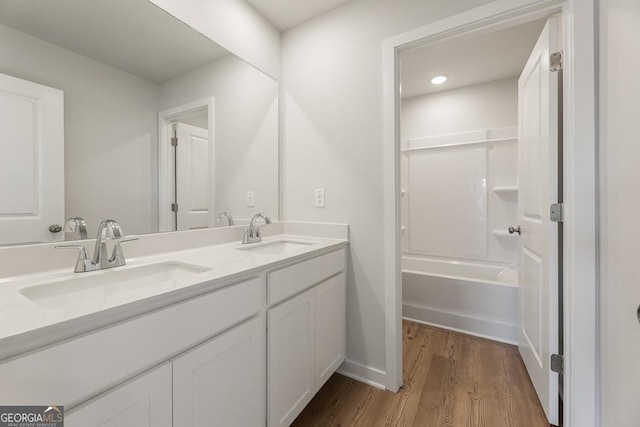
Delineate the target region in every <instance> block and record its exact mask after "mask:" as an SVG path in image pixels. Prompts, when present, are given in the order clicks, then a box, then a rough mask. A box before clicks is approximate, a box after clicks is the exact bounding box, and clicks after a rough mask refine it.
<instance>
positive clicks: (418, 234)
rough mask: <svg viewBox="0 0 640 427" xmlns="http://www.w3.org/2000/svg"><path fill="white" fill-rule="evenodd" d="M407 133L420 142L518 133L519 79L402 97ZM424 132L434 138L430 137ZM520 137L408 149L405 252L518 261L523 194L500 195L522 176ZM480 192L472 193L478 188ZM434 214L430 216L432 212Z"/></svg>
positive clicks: (403, 162)
mask: <svg viewBox="0 0 640 427" xmlns="http://www.w3.org/2000/svg"><path fill="white" fill-rule="evenodd" d="M401 107H402V114H401V128H402V129H401V133H402V135H401V139H402V140H403V141H407V140H418V139H420V140H421V141H412V142H416V143H418V145H420V146H430V145H432V143H435V144H436V145H439V144H441V143H442V140H441V138H438V137H440V136H448V135H461V138H459V140H460V141H465V140H467V141H474V140H481V139H484V137H482V136H480V135H476V134H477V133H478V132H476V131H483V130H494V129H505V128H508V129H511V131H510V134H511V136H516V135H517V126H518V80H517V78H510V79H503V80H499V81H494V82H488V83H483V84H479V85H473V86H467V87H462V88H457V89H452V90H447V91H442V92H436V93H432V94H428V95H423V96H416V97H411V98H407V99H403V100H402V105H401ZM423 138H429V139H428V140H423ZM517 164H518V151H517V140H516V139H511V140H509V141H500V142H487V143H484V144H474V145H463V146H452V147H447V148H437V149H424V150H407V151H403V153H402V157H401V168H402V170H401V182H402V188H403V189H406V190H407V193H406V194H405V195H404V196H403V197H402V201H401V203H402V205H401V209H402V225H403V226H405V227H406V229H405V231H404V232H403V235H402V237H403V239H402V244H403V252H405V253H413V254H416V255H427V256H429V255H431V256H436V257H440V258H444V259H454V260H455V259H470V260H473V261H480V262H486V261H490V262H498V263H507V264H511V263H517V261H518V253H517V242H518V241H517V238H514V237H512V236H504V235H500V234H496V233H494V231H501V232H506V231H507V229H508V227H509V226H510V225H514V224H516V220H517V209H518V204H517V197H514V196H515V195H513V194H507V193H495V192H493V191H492V190H493V188H494V187H496V186H515V185H517V182H518V171H517ZM472 188H473V189H474V191H470V190H471V189H472ZM427 217H428V218H431V219H430V220H427V221H425V218H427Z"/></svg>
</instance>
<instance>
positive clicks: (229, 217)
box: [216, 211, 234, 227]
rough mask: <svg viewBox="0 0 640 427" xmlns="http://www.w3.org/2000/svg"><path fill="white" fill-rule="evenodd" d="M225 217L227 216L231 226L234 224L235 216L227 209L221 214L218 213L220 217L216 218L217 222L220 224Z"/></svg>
mask: <svg viewBox="0 0 640 427" xmlns="http://www.w3.org/2000/svg"><path fill="white" fill-rule="evenodd" d="M223 218H227V223H228V225H229V227H231V226H232V225H234V221H233V217H232V216H231V214H230V213H229V212H227V211H224V212H220V214H218V218H216V222H217V223H218V224H220V223H222V220H223Z"/></svg>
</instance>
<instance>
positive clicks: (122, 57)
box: [0, 0, 228, 83]
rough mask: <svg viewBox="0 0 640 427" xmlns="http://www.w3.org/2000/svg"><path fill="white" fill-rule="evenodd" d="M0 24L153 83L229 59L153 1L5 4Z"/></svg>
mask: <svg viewBox="0 0 640 427" xmlns="http://www.w3.org/2000/svg"><path fill="white" fill-rule="evenodd" d="M114 23H117V25H114ZM0 24H2V25H6V26H7V27H10V28H13V29H14V30H18V31H20V32H23V33H26V34H29V35H31V36H34V37H36V38H39V39H42V40H47V41H49V42H50V43H53V44H56V45H58V46H60V47H63V48H65V49H68V50H71V51H73V52H76V53H79V54H81V55H84V56H86V57H89V58H91V59H94V60H96V61H100V62H102V63H104V64H108V65H111V66H113V67H115V68H119V69H121V70H124V71H127V72H129V73H131V74H134V75H137V76H138V77H142V78H144V79H146V80H149V81H152V82H154V83H163V82H165V81H167V80H169V79H171V78H173V77H176V76H179V75H181V74H184V73H185V72H187V71H190V70H193V69H194V68H197V67H200V66H203V65H205V64H208V63H210V62H211V61H214V60H216V59H219V58H221V57H223V56H225V55H227V54H228V52H227V50H226V49H224V48H222V47H220V46H218V45H217V44H215V43H213V42H212V41H211V40H210V39H208V38H206V37H205V36H203V35H202V34H200V33H198V32H197V31H195V30H193V29H192V28H190V27H188V26H186V25H184V23H183V22H181V21H178V20H177V19H175V18H174V17H173V16H171V15H170V14H168V13H166V12H164V11H162V10H161V9H159V8H158V7H157V6H155V5H154V4H153V3H151V2H148V1H143V2H140V1H130V0H99V1H95V0H94V1H86V0H55V1H51V0H19V1H16V0H3V1H0Z"/></svg>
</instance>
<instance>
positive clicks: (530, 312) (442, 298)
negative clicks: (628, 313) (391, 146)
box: [400, 16, 562, 425]
mask: <svg viewBox="0 0 640 427" xmlns="http://www.w3.org/2000/svg"><path fill="white" fill-rule="evenodd" d="M559 32H560V18H559V17H558V16H554V17H551V18H549V19H546V18H543V19H538V20H534V21H531V22H527V23H523V24H520V25H516V26H512V27H509V28H505V29H502V30H499V31H494V32H490V33H487V34H483V35H471V36H467V37H461V38H458V39H455V40H448V41H444V42H442V43H439V44H437V45H436V46H426V47H422V46H416V47H414V48H412V49H409V50H406V51H403V52H401V54H400V66H401V73H400V75H401V79H400V83H401V88H402V92H401V114H400V129H401V152H400V156H401V161H400V168H401V187H402V189H401V220H402V227H401V235H402V236H401V238H402V288H403V289H402V293H403V306H402V316H403V318H404V319H407V320H411V321H417V322H420V323H424V324H427V325H431V326H436V327H440V328H445V329H448V330H453V331H456V332H463V333H466V334H469V335H476V336H480V337H483V338H488V339H491V340H494V341H501V342H506V343H509V344H512V345H515V346H517V347H518V349H519V352H520V355H521V358H522V360H523V361H524V365H525V367H526V369H527V371H528V375H529V377H530V378H531V381H532V383H533V385H534V388H535V390H536V392H537V394H538V398H539V401H540V403H541V405H542V407H543V408H544V411H545V413H546V415H547V418H548V420H549V422H550V423H551V424H554V425H557V424H558V411H559V410H558V408H559V406H560V405H559V404H558V385H559V377H558V374H557V373H554V372H552V371H551V370H550V367H549V363H550V362H549V361H550V360H551V358H550V357H551V354H558V353H559V350H558V349H559V347H560V345H559V341H558V336H559V331H560V328H561V326H560V325H559V322H558V319H559V316H558V311H557V308H558V302H557V301H558V295H559V291H560V283H559V282H558V272H557V270H558V267H557V265H558V261H557V257H558V253H559V251H558V224H557V223H554V222H551V221H549V218H548V215H546V212H545V210H546V209H548V206H549V204H551V203H557V202H558V194H557V189H558V188H561V187H562V186H561V183H560V184H558V183H557V182H558V175H559V174H558V158H557V153H558V148H557V147H558V143H559V138H558V112H559V111H560V110H561V106H560V105H559V100H560V98H559V97H558V88H559V87H560V85H559V84H558V81H559V80H560V79H559V77H560V76H559V74H558V72H559V69H558V70H556V71H551V69H550V62H549V60H548V58H549V57H550V55H551V54H553V53H556V52H562V47H561V46H559V42H558V40H559V38H558V33H559ZM545 59H546V61H545ZM550 189H551V190H553V191H550ZM547 201H549V202H547ZM459 363H462V364H464V363H466V361H464V360H460V361H459ZM496 375H497V372H496ZM493 409H494V410H496V411H497V412H499V408H493ZM504 409H505V411H506V408H504Z"/></svg>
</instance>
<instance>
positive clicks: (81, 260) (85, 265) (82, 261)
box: [54, 245, 96, 273]
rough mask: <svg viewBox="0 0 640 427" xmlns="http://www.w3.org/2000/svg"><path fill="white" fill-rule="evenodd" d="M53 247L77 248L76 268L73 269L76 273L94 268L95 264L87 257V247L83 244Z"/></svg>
mask: <svg viewBox="0 0 640 427" xmlns="http://www.w3.org/2000/svg"><path fill="white" fill-rule="evenodd" d="M54 248H55V249H79V250H80V253H79V254H78V260H77V261H76V268H75V270H73V271H74V272H76V273H84V272H87V271H93V270H96V266H95V265H94V264H93V263H92V262H91V260H90V259H89V254H88V253H87V248H85V247H84V245H58V246H54Z"/></svg>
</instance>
